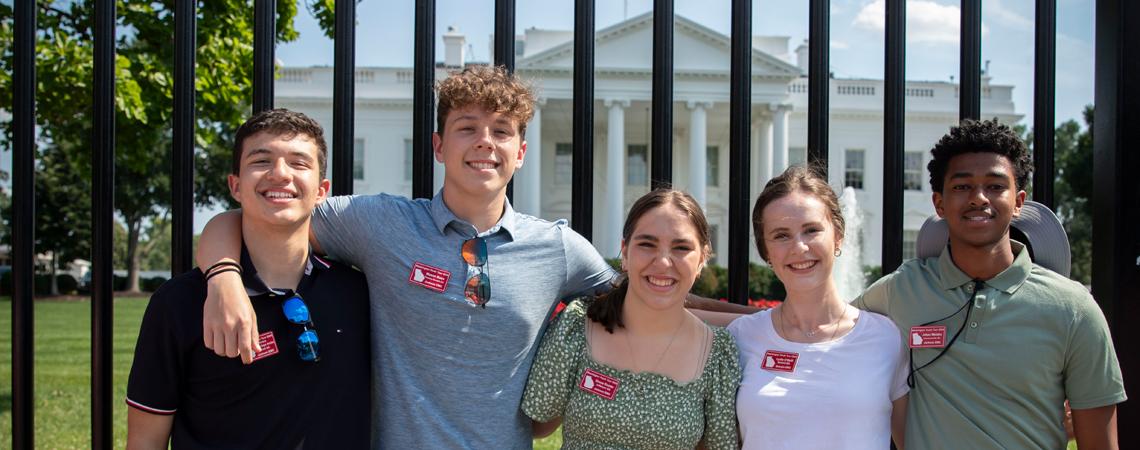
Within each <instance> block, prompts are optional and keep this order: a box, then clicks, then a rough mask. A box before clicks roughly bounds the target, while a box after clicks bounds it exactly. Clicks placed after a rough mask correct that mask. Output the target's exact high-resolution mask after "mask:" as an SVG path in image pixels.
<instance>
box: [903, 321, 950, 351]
mask: <svg viewBox="0 0 1140 450" xmlns="http://www.w3.org/2000/svg"><path fill="white" fill-rule="evenodd" d="M907 344H909V345H910V348H942V347H945V346H946V325H928V326H924V327H910V342H907Z"/></svg>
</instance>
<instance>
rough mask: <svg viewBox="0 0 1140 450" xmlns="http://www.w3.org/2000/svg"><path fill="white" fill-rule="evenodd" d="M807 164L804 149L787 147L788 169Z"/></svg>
mask: <svg viewBox="0 0 1140 450" xmlns="http://www.w3.org/2000/svg"><path fill="white" fill-rule="evenodd" d="M796 164H799V165H804V164H807V148H806V147H788V167H791V166H794V165H796Z"/></svg>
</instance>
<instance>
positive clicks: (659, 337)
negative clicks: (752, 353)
mask: <svg viewBox="0 0 1140 450" xmlns="http://www.w3.org/2000/svg"><path fill="white" fill-rule="evenodd" d="M710 253H711V246H710V242H709V226H708V222H707V221H706V220H705V217H704V214H703V213H702V212H701V208H700V206H699V205H698V204H697V203H696V201H695V200H693V198H692V197H690V196H689V195H688V194H686V193H684V192H681V191H677V190H668V189H658V190H654V191H653V192H650V193H648V194H646V195H645V196H643V197H641V198H640V199H638V200H637V202H636V203H634V205H633V208H632V209H631V210H630V212H629V216H628V217H627V218H626V222H625V227H624V228H623V230H622V244H621V262H622V272H623V276H622V277H621V278H620V280H619V281H618V284H617V286H616V287H615V288H614V289H613V290H612V291H611V292H609V293H608V294H605V295H602V296H600V297H598V298H596V299H591V300H576V301H574V302H571V303H570V305H569V306H567V308H566V309H565V310H564V311H563V312H562V313H561V315H560V316H559V317H558V319H556V321H555V322H554V323H553V324H552V325H551V326H550V329H549V330H547V332H546V335H545V337H544V338H543V341H542V344H541V347H539V350H538V356H537V357H536V359H535V361H534V365H533V367H531V371H530V379H529V380H528V382H527V387H526V393H525V394H524V396H523V404H522V410H523V412H524V413H525V414H526V415H527V416H529V417H530V418H532V419H534V420H535V421H536V422H540V423H545V424H546V425H547V426H545V427H540V428H544V429H546V430H552V429H553V428H554V427H556V426H557V424H558V423H559V421H561V423H562V433H563V434H562V437H563V448H570V449H574V448H627V449H673V448H676V449H681V448H685V449H692V448H694V447H697V446H698V445H700V446H703V447H704V448H707V449H736V448H738V446H739V444H738V438H737V432H736V409H735V408H736V407H735V402H736V388H737V385H738V384H739V382H740V366H739V364H738V362H737V361H738V359H737V349H736V344H735V343H734V342H733V340H732V337H731V336H730V335H729V334H728V332H726V331H725V330H724V329H723V328H713V327H709V326H707V325H705V323H704V322H702V321H701V320H700V319H698V318H696V317H695V316H693V315H692V314H691V313H689V312H688V311H687V310H686V309H685V297H686V295H687V294H688V293H689V289H690V288H691V287H692V286H693V282H695V281H696V279H697V276H698V275H700V273H701V269H702V268H703V267H704V265H705V263H706V262H707V261H708V258H709V256H710ZM547 433H549V431H547Z"/></svg>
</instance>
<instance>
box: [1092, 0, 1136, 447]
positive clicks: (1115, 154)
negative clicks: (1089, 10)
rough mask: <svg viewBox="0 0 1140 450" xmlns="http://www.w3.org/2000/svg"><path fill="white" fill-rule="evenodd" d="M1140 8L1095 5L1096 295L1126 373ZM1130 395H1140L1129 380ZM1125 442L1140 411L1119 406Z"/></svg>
mask: <svg viewBox="0 0 1140 450" xmlns="http://www.w3.org/2000/svg"><path fill="white" fill-rule="evenodd" d="M1137 23H1140V4H1138V3H1137V2H1135V1H1132V0H1098V1H1097V2H1096V28H1095V29H1096V50H1095V51H1096V75H1095V83H1094V85H1095V89H1096V92H1095V94H1094V96H1095V104H1096V120H1095V121H1094V122H1093V196H1092V202H1093V243H1092V245H1093V248H1092V250H1093V258H1092V273H1093V279H1092V292H1093V295H1094V297H1095V298H1096V300H1097V302H1098V303H1099V304H1100V307H1101V309H1103V310H1104V313H1105V316H1106V317H1107V319H1108V324H1109V327H1110V328H1111V330H1112V335H1113V339H1114V340H1115V343H1116V348H1117V357H1119V358H1120V369H1121V371H1123V372H1124V373H1136V372H1137V371H1140V353H1137V352H1135V351H1131V350H1130V349H1132V348H1134V347H1136V345H1137V344H1140V328H1138V327H1136V326H1135V318H1136V317H1140V303H1138V302H1137V301H1136V299H1137V298H1140V235H1137V234H1136V224H1137V223H1140V184H1138V183H1136V182H1135V178H1136V173H1137V171H1140V154H1138V153H1137V152H1136V151H1135V149H1136V148H1137V147H1138V146H1140V127H1137V126H1136V125H1135V124H1136V123H1137V121H1140V86H1137V84H1136V82H1135V80H1137V79H1140V29H1138V28H1137V27H1136V24H1137ZM1124 389H1125V390H1127V391H1129V392H1136V390H1137V389H1140V382H1138V379H1137V377H1135V376H1132V377H1125V378H1124ZM1117 426H1118V430H1119V433H1120V436H1119V438H1120V442H1135V441H1137V440H1138V439H1140V406H1137V405H1135V404H1134V402H1124V403H1121V404H1120V405H1118V408H1117Z"/></svg>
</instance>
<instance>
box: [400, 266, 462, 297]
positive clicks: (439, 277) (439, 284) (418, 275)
mask: <svg viewBox="0 0 1140 450" xmlns="http://www.w3.org/2000/svg"><path fill="white" fill-rule="evenodd" d="M450 278H451V272H448V271H446V270H443V269H440V268H439V267H432V266H429V265H427V264H424V263H421V262H419V261H416V263H415V264H412V272H411V273H409V274H408V282H409V283H412V284H415V285H419V286H423V287H426V288H428V289H431V290H433V291H436V292H443V291H446V290H447V280H448V279H450Z"/></svg>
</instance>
